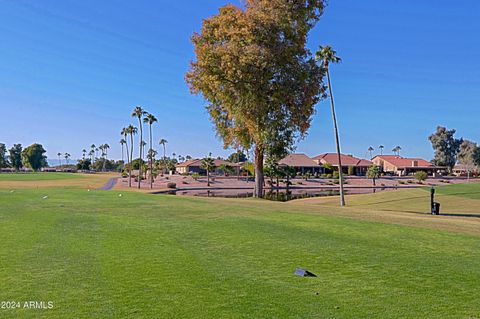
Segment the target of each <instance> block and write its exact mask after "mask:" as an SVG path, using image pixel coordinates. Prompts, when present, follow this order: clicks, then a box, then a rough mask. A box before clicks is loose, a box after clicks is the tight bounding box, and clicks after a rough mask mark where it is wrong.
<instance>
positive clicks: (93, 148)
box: [90, 144, 97, 165]
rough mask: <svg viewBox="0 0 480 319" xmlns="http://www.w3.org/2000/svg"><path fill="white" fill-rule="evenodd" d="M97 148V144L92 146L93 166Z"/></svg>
mask: <svg viewBox="0 0 480 319" xmlns="http://www.w3.org/2000/svg"><path fill="white" fill-rule="evenodd" d="M96 147H97V146H96V145H95V144H92V145H90V149H91V150H92V165H93V162H94V161H95V157H94V154H95V148H96Z"/></svg>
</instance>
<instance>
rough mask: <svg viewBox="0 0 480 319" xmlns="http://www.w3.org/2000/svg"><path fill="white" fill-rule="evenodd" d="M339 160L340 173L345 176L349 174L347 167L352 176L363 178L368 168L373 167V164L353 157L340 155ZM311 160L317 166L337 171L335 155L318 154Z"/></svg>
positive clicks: (336, 156)
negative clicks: (328, 167)
mask: <svg viewBox="0 0 480 319" xmlns="http://www.w3.org/2000/svg"><path fill="white" fill-rule="evenodd" d="M340 158H341V161H342V172H343V173H345V174H348V173H349V167H351V168H350V171H351V172H352V171H353V175H357V176H363V175H365V174H366V173H367V170H368V168H369V167H370V166H372V165H373V162H371V161H369V160H366V159H361V158H357V157H355V156H353V155H345V154H340ZM313 160H314V161H315V162H317V163H318V164H319V165H330V166H332V167H334V168H335V169H336V170H338V167H339V162H338V154H337V153H324V154H320V155H318V156H315V157H314V158H313Z"/></svg>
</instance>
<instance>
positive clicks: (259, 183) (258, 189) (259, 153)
mask: <svg viewBox="0 0 480 319" xmlns="http://www.w3.org/2000/svg"><path fill="white" fill-rule="evenodd" d="M263 180H264V177H263V148H261V147H259V146H258V145H257V146H256V147H255V190H254V193H253V196H254V197H256V198H262V197H263Z"/></svg>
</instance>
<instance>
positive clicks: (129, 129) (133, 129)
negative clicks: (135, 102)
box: [126, 124, 138, 187]
mask: <svg viewBox="0 0 480 319" xmlns="http://www.w3.org/2000/svg"><path fill="white" fill-rule="evenodd" d="M137 131H138V130H137V128H136V127H135V126H133V125H131V124H130V125H129V126H128V127H127V128H126V133H127V134H129V135H130V160H129V165H128V187H132V162H133V135H135V134H137ZM127 156H128V154H127Z"/></svg>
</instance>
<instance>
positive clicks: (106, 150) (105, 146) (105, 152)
mask: <svg viewBox="0 0 480 319" xmlns="http://www.w3.org/2000/svg"><path fill="white" fill-rule="evenodd" d="M102 147H103V155H104V158H103V168H102V171H104V172H105V165H106V162H107V156H108V149H109V148H110V145H108V144H107V143H105V144H103V145H102Z"/></svg>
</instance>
